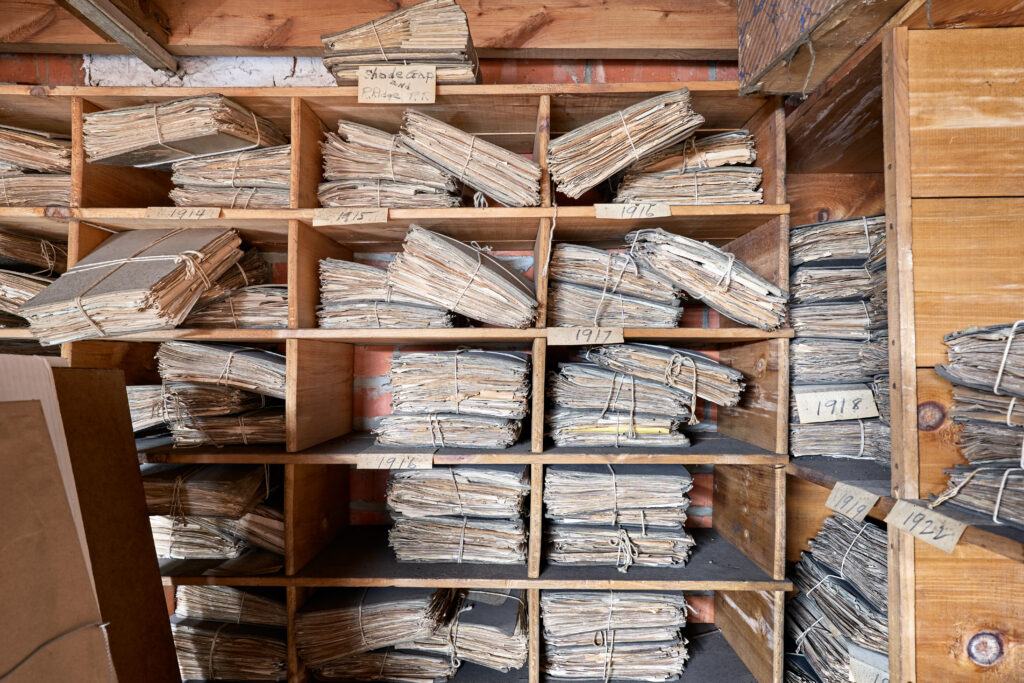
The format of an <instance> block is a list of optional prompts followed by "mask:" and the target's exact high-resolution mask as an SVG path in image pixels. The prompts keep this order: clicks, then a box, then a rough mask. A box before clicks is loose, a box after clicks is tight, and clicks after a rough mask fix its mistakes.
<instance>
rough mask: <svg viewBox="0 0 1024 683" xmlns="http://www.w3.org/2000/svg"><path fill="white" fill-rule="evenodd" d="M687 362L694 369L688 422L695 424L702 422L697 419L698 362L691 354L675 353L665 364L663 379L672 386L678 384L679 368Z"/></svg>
mask: <svg viewBox="0 0 1024 683" xmlns="http://www.w3.org/2000/svg"><path fill="white" fill-rule="evenodd" d="M687 364H689V366H690V368H691V369H692V370H693V381H692V382H691V384H690V405H689V408H690V419H689V420H688V421H687V423H686V424H688V425H695V424H697V423H698V422H700V420H698V419H697V363H696V362H694V360H693V359H692V358H690V357H689V356H684V355H682V354H679V353H673V354H672V356H671V357H670V358H669V359H668V361H667V362H666V364H665V375H664V377H663V378H662V381H663V382H664V383H665V384H666V385H668V386H670V387H675V386H677V385H676V377H677V376H678V375H679V370H680V369H681V368H682V367H684V366H686V365H687Z"/></svg>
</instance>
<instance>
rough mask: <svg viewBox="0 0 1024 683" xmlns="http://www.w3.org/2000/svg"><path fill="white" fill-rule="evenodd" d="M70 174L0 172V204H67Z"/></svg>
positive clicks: (69, 196) (69, 194) (69, 190)
mask: <svg viewBox="0 0 1024 683" xmlns="http://www.w3.org/2000/svg"><path fill="white" fill-rule="evenodd" d="M70 203H71V176H69V175H63V174H58V173H0V206H67V205H69V204H70Z"/></svg>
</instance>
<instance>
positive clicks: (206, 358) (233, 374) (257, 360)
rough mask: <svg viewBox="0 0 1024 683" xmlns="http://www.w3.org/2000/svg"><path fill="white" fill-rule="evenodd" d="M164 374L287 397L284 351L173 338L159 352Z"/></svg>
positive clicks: (175, 379)
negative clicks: (175, 339) (280, 352)
mask: <svg viewBox="0 0 1024 683" xmlns="http://www.w3.org/2000/svg"><path fill="white" fill-rule="evenodd" d="M156 359H157V364H158V370H159V372H160V377H161V378H162V379H163V381H164V382H165V383H168V382H197V383H200V384H216V385H218V386H224V387H234V388H236V389H245V390H246V391H251V392H253V393H256V394H263V395H264V396H273V397H275V398H284V397H285V358H284V356H283V355H282V354H279V353H274V352H273V351H264V350H263V349H254V348H250V347H247V346H235V345H232V344H209V343H204V344H200V343H196V342H185V341H170V342H164V343H162V344H161V345H160V349H159V350H158V351H157V354H156Z"/></svg>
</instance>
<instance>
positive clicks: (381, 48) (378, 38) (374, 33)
mask: <svg viewBox="0 0 1024 683" xmlns="http://www.w3.org/2000/svg"><path fill="white" fill-rule="evenodd" d="M370 28H372V29H373V37H374V38H376V39H377V47H379V48H380V56H381V57H383V58H384V61H385V62H390V61H391V60H390V59H388V53H387V52H384V44H383V43H381V42H380V35H379V34H378V33H377V20H376V19H373V20H371V21H370Z"/></svg>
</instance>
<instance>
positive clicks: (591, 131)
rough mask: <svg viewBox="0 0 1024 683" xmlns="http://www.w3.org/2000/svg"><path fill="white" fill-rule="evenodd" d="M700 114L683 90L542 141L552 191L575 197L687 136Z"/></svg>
mask: <svg viewBox="0 0 1024 683" xmlns="http://www.w3.org/2000/svg"><path fill="white" fill-rule="evenodd" d="M702 123H704V117H703V116H701V115H700V114H697V113H696V112H694V111H693V109H692V108H691V106H690V91H689V89H687V88H682V89H680V90H676V91H675V92H670V93H665V94H663V95H658V96H656V97H652V98H650V99H647V100H644V101H643V102H638V103H637V104H634V105H633V106H631V107H627V108H626V109H623V110H621V111H617V112H615V113H614V114H608V115H607V116H603V117H601V118H599V119H597V120H596V121H591V122H590V123H588V124H585V125H583V126H580V127H579V128H576V129H575V130H573V131H570V132H569V133H566V134H565V135H560V136H558V137H557V138H554V139H553V140H551V142H549V143H548V168H549V170H550V171H551V179H552V180H553V181H555V183H556V184H557V187H558V191H559V192H561V193H562V194H565V195H568V196H570V197H579V196H580V195H582V194H583V193H584V192H586V191H587V190H589V189H590V188H592V187H594V186H596V185H598V184H600V183H602V182H604V181H605V180H607V179H608V178H611V177H612V176H613V175H615V174H616V173H618V172H619V171H622V170H624V169H625V168H626V167H628V166H630V165H631V164H633V163H636V162H639V161H641V160H643V159H644V158H645V157H646V156H648V155H649V154H651V153H654V152H658V151H659V150H662V149H665V148H667V147H670V146H671V145H674V144H675V143H677V142H679V141H681V140H683V139H684V138H687V137H689V136H690V135H691V134H692V133H693V132H694V131H695V130H697V128H698V127H700V125H701V124H702Z"/></svg>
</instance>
